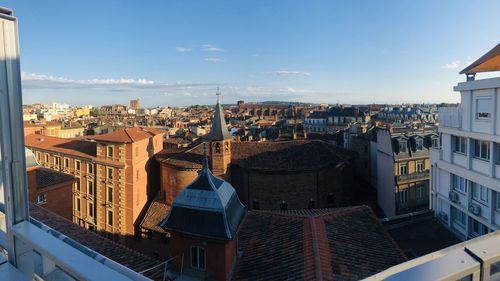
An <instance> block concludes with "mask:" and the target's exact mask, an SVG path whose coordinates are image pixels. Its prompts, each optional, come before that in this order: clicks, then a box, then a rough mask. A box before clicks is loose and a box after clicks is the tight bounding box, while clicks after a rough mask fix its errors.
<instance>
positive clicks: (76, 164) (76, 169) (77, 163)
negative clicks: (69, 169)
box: [75, 160, 82, 172]
mask: <svg viewBox="0 0 500 281" xmlns="http://www.w3.org/2000/svg"><path fill="white" fill-rule="evenodd" d="M81 164H82V162H81V161H80V160H75V171H77V172H80V166H81Z"/></svg>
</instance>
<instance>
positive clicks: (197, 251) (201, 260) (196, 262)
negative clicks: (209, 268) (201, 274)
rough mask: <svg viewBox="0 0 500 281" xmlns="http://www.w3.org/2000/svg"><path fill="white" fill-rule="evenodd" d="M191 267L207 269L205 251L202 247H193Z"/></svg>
mask: <svg viewBox="0 0 500 281" xmlns="http://www.w3.org/2000/svg"><path fill="white" fill-rule="evenodd" d="M191 267H192V268H195V269H200V270H204V269H205V249H204V248H202V247H198V246H195V247H191Z"/></svg>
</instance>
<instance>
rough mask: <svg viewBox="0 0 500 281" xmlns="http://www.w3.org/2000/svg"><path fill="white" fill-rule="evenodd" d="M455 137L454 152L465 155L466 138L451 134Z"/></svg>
mask: <svg viewBox="0 0 500 281" xmlns="http://www.w3.org/2000/svg"><path fill="white" fill-rule="evenodd" d="M453 138H454V139H455V149H454V152H456V153H460V154H464V155H467V138H464V137H459V136H453Z"/></svg>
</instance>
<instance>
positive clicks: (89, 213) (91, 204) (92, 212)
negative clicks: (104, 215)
mask: <svg viewBox="0 0 500 281" xmlns="http://www.w3.org/2000/svg"><path fill="white" fill-rule="evenodd" d="M94 206H95V205H94V202H93V201H87V217H89V218H92V219H93V218H94V215H95V210H94Z"/></svg>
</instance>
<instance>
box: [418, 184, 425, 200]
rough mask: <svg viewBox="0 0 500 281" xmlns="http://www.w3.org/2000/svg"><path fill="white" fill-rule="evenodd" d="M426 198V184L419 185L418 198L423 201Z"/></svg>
mask: <svg viewBox="0 0 500 281" xmlns="http://www.w3.org/2000/svg"><path fill="white" fill-rule="evenodd" d="M424 198H425V186H424V185H423V184H419V185H417V200H418V201H421V200H423V199H424Z"/></svg>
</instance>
